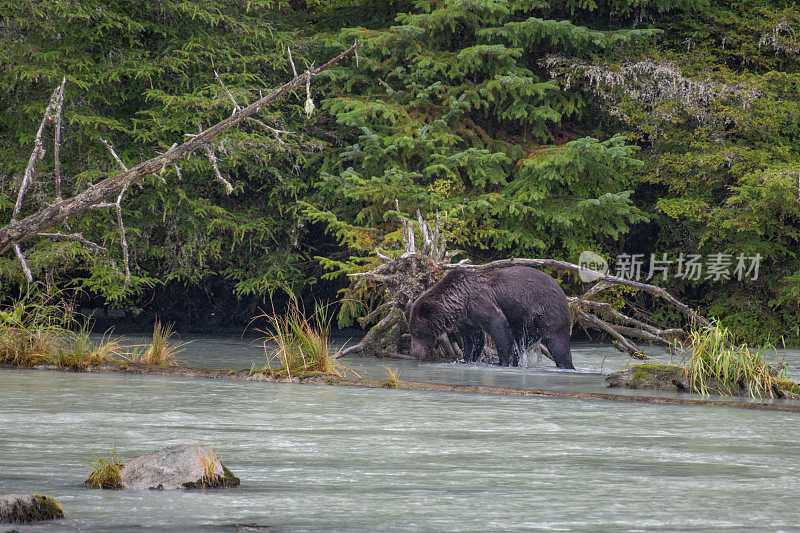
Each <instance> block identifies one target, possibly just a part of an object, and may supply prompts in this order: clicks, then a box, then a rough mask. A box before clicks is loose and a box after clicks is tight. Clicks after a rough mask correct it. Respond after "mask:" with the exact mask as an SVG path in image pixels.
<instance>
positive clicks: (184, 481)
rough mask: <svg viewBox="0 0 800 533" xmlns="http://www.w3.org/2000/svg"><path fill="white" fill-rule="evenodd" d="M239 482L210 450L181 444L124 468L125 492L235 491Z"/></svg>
mask: <svg viewBox="0 0 800 533" xmlns="http://www.w3.org/2000/svg"><path fill="white" fill-rule="evenodd" d="M237 485H239V478H238V477H236V476H234V475H233V474H232V473H231V471H230V470H228V469H227V468H225V467H224V466H223V465H222V463H221V462H220V460H219V458H218V457H217V455H216V453H214V451H213V450H212V449H211V447H210V446H198V445H196V444H180V445H176V446H169V447H167V448H164V449H162V450H158V451H155V452H152V453H148V454H146V455H142V456H141V457H137V458H136V459H133V460H131V461H128V463H126V464H125V466H124V467H123V468H122V486H123V488H126V489H139V490H142V489H155V490H170V489H193V488H212V487H235V486H237Z"/></svg>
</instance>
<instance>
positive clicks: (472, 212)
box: [305, 1, 655, 271]
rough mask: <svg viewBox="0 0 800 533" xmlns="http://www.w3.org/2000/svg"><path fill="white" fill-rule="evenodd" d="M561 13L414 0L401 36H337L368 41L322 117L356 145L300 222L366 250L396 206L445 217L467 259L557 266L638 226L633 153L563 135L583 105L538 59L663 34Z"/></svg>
mask: <svg viewBox="0 0 800 533" xmlns="http://www.w3.org/2000/svg"><path fill="white" fill-rule="evenodd" d="M596 7H597V6H594V5H592V6H589V5H588V4H587V5H586V6H585V7H582V8H580V9H594V8H596ZM571 9H572V10H575V9H578V7H577V6H572V7H571ZM554 11H557V7H556V6H550V5H549V4H548V3H544V2H538V3H537V2H501V1H476V2H461V1H445V2H438V3H430V2H425V1H420V2H416V3H415V4H414V6H413V8H412V9H411V10H410V11H409V12H407V13H400V14H398V16H397V19H396V23H397V24H396V25H395V26H391V27H388V28H383V29H380V30H366V29H363V28H353V29H346V30H343V31H342V32H341V34H340V35H339V37H337V39H341V41H342V42H344V43H347V42H351V41H352V39H353V38H358V39H359V40H360V41H361V42H363V43H364V49H363V51H362V54H361V58H362V59H361V66H360V68H356V67H355V66H353V65H349V66H345V67H343V68H338V69H336V70H335V71H334V72H332V73H331V75H330V77H331V78H332V80H333V81H334V82H335V83H337V84H339V85H340V86H341V87H342V90H341V92H340V93H339V94H336V95H331V96H329V97H328V98H327V99H326V100H324V101H323V108H324V109H325V110H327V111H328V112H330V113H331V114H332V115H334V116H335V117H336V119H337V121H338V122H339V123H340V124H343V125H345V126H349V127H350V128H352V130H351V131H352V132H353V134H354V137H353V142H352V144H350V146H349V147H347V148H345V149H344V150H341V151H339V152H338V153H331V154H330V156H329V157H327V158H326V162H325V166H324V168H323V172H322V173H321V182H320V184H319V187H320V194H319V196H318V198H319V200H318V202H316V203H314V202H309V203H308V204H306V205H305V212H306V214H307V215H308V216H309V217H310V218H312V219H313V220H315V221H317V222H321V223H325V224H327V227H328V230H329V231H330V232H331V233H332V234H334V235H335V236H336V237H337V239H338V240H339V242H341V243H342V244H345V245H347V246H348V247H350V248H351V249H353V250H361V251H368V250H372V249H373V248H374V247H375V246H377V245H379V244H382V243H381V242H380V240H379V239H378V238H376V235H375V234H373V233H370V231H369V230H370V229H373V228H378V229H382V230H383V231H384V234H388V233H391V232H392V231H393V230H395V229H396V226H394V225H392V224H387V220H389V219H387V216H388V213H390V212H391V211H393V208H394V204H395V200H396V199H397V200H398V201H399V202H400V204H399V205H400V210H401V211H405V212H410V213H414V212H415V211H416V209H420V210H421V211H422V212H423V213H433V212H439V213H441V214H442V216H443V223H444V229H445V231H446V232H447V234H448V237H449V241H450V242H451V243H453V244H454V245H456V246H458V247H462V248H465V249H467V250H468V251H471V252H475V251H478V250H482V249H487V250H491V251H492V252H493V253H499V254H503V255H531V254H544V255H552V256H557V257H565V256H572V255H575V256H577V254H578V253H579V252H580V250H582V249H584V248H585V247H586V246H587V243H591V242H596V241H601V240H603V239H616V238H619V237H620V236H621V235H623V234H625V233H626V232H627V231H628V230H629V228H630V225H631V224H632V223H635V222H638V221H641V220H644V219H645V217H644V216H643V214H642V212H641V211H640V210H638V209H637V208H636V207H635V206H634V205H633V203H632V201H631V198H630V194H631V190H630V186H631V176H632V175H633V170H634V169H635V168H636V167H637V166H638V165H639V164H640V162H639V161H638V160H637V159H636V157H635V147H633V146H630V145H628V144H626V143H625V142H624V139H623V138H622V137H619V136H614V137H612V138H610V139H608V140H606V141H599V140H597V139H595V138H592V137H586V136H584V137H579V136H577V135H573V134H570V133H567V132H566V130H565V128H564V121H566V120H567V119H578V118H579V117H580V116H581V110H582V109H583V108H584V107H585V100H584V98H583V96H582V95H581V94H580V93H577V92H574V91H569V90H565V89H564V88H563V87H560V86H559V84H558V83H557V82H555V81H553V80H548V79H544V78H543V77H542V75H541V67H540V65H539V62H540V60H541V59H542V58H543V56H544V54H546V53H548V52H550V51H554V50H557V51H559V52H560V53H569V54H574V55H576V56H580V57H596V56H598V55H603V56H605V55H609V54H611V55H613V53H614V51H615V50H619V49H621V48H623V47H627V46H633V45H634V44H635V43H636V42H637V41H639V40H641V39H643V38H646V37H650V36H652V35H654V33H655V32H654V31H651V30H639V29H627V28H613V29H608V28H598V27H595V28H590V27H587V26H583V25H577V24H573V23H571V22H569V21H565V20H561V21H558V20H552V19H548V18H546V17H545V18H542V17H543V16H544V15H546V14H548V13H552V12H554ZM329 266H334V265H329ZM336 266H338V267H341V265H336ZM340 271H343V269H341V268H340Z"/></svg>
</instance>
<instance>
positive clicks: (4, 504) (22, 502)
mask: <svg viewBox="0 0 800 533" xmlns="http://www.w3.org/2000/svg"><path fill="white" fill-rule="evenodd" d="M57 518H64V509H62V508H61V504H60V503H58V502H57V501H56V500H54V499H53V498H48V497H47V496H42V495H41V494H7V495H5V496H2V495H0V524H2V523H6V524H8V523H14V524H26V523H28V522H40V521H42V520H56V519H57Z"/></svg>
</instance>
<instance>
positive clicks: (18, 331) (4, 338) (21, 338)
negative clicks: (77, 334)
mask: <svg viewBox="0 0 800 533" xmlns="http://www.w3.org/2000/svg"><path fill="white" fill-rule="evenodd" d="M36 289H37V288H36V287H29V288H28V291H27V292H26V293H25V294H23V295H21V296H20V298H19V299H17V300H16V301H14V302H13V303H12V305H11V306H9V307H7V308H5V309H2V310H0V362H1V363H6V364H14V365H18V366H30V365H35V364H37V363H41V362H44V361H46V360H47V359H48V357H50V356H52V355H53V354H55V353H57V351H58V349H59V348H61V347H62V345H63V337H64V334H65V333H66V332H68V328H69V327H70V326H72V321H73V319H72V310H71V308H70V306H69V305H68V304H67V303H66V301H65V300H58V299H56V298H54V297H53V296H48V295H46V294H44V293H43V292H41V291H39V290H36Z"/></svg>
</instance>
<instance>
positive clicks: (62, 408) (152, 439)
mask: <svg viewBox="0 0 800 533" xmlns="http://www.w3.org/2000/svg"><path fill="white" fill-rule="evenodd" d="M192 340H193V342H192V343H191V344H189V345H187V346H186V350H185V351H184V352H183V353H182V354H181V356H180V358H182V359H184V360H187V361H188V362H190V363H192V364H197V365H198V366H209V367H214V366H216V367H242V366H249V364H246V363H248V362H249V361H251V360H252V361H253V362H259V363H260V362H261V359H263V351H259V349H257V348H253V347H252V346H251V345H250V343H249V342H248V341H245V340H239V339H213V338H195V339H192ZM574 353H575V361H576V366H578V368H579V371H578V372H562V371H555V370H550V369H536V368H534V369H524V370H523V369H500V368H496V367H482V366H467V365H424V364H419V363H416V362H411V361H389V362H386V361H371V360H370V361H365V360H348V361H346V364H348V365H349V366H350V367H351V368H354V369H355V370H356V371H360V372H361V373H366V374H370V373H371V374H375V375H380V373H381V372H383V369H382V367H381V365H387V366H390V367H394V368H399V370H400V372H401V376H400V377H401V379H428V378H429V379H431V380H433V381H436V380H440V381H447V382H459V380H460V382H466V383H471V382H491V383H492V384H502V385H506V386H526V384H527V385H530V386H537V387H540V386H542V385H552V386H553V387H568V388H579V389H583V388H584V387H595V386H597V387H601V383H602V376H600V375H599V373H598V372H599V370H600V364H601V363H602V364H603V369H604V371H607V370H608V369H609V368H614V367H619V366H621V365H624V364H625V361H626V359H625V358H624V357H622V356H617V355H616V354H614V352H613V350H611V349H609V348H608V347H604V346H599V345H586V346H576V347H575V348H574ZM784 355H785V356H786V358H787V360H789V362H790V368H791V369H796V368H797V366H796V365H797V363H798V362H800V352H798V351H796V350H795V351H786V352H784ZM790 373H791V372H790ZM794 375H795V377H796V375H797V374H796V373H795V374H794ZM587 380H588V381H587ZM515 384H516V385H515ZM191 442H199V443H207V444H212V445H213V446H214V447H215V449H216V451H217V452H218V454H219V455H220V457H221V458H222V460H223V462H224V463H225V464H226V465H227V466H228V467H229V468H230V469H231V470H232V471H233V472H234V473H235V474H237V475H238V476H239V477H240V478H241V479H242V485H241V487H239V488H236V489H229V490H216V491H206V492H155V491H144V492H132V491H99V490H92V489H87V488H84V487H82V486H81V482H82V481H83V480H84V479H85V478H86V477H87V476H88V475H89V473H90V467H89V465H88V463H89V462H90V461H91V459H92V457H93V455H94V454H99V455H108V454H109V453H110V451H111V450H112V448H114V447H115V448H116V451H117V453H118V454H119V455H121V456H122V457H123V458H124V459H130V458H133V457H135V456H137V455H139V454H142V453H146V452H148V451H152V450H155V449H157V448H160V447H163V446H167V445H170V444H178V443H191ZM799 470H800V414H798V413H780V412H766V411H746V410H740V409H732V408H720V407H685V406H660V405H638V404H625V403H616V402H600V401H580V400H563V399H537V398H516V397H502V396H486V395H472V394H457V393H430V392H418V391H398V390H376V389H357V388H346V387H326V386H306V385H292V384H278V383H248V382H228V381H213V380H193V379H177V378H167V377H156V376H136V375H125V374H77V373H61V372H42V371H32V370H0V493H9V492H33V491H41V492H44V493H46V494H48V495H52V496H54V497H56V498H57V499H59V500H60V501H61V502H62V504H63V505H64V507H65V510H66V512H67V515H68V516H67V518H66V519H65V520H62V521H57V522H52V523H42V524H38V525H33V526H24V527H22V528H18V529H21V530H23V531H114V532H125V531H131V532H137V531H181V532H187V531H258V530H265V531H317V530H337V531H409V530H415V531H491V530H501V529H504V530H522V529H525V530H533V531H553V530H557V531H590V530H591V531H642V530H661V531H685V530H689V529H691V530H701V531H703V530H704V531H710V530H719V529H723V528H724V529H739V530H755V529H758V530H774V531H778V530H795V529H796V527H797V526H798V525H800V506H797V505H796V504H795V501H796V494H797V493H798V490H799V489H800V475H798V474H800V472H799ZM245 526H247V527H245ZM6 529H12V528H11V526H0V531H5V530H6Z"/></svg>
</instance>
